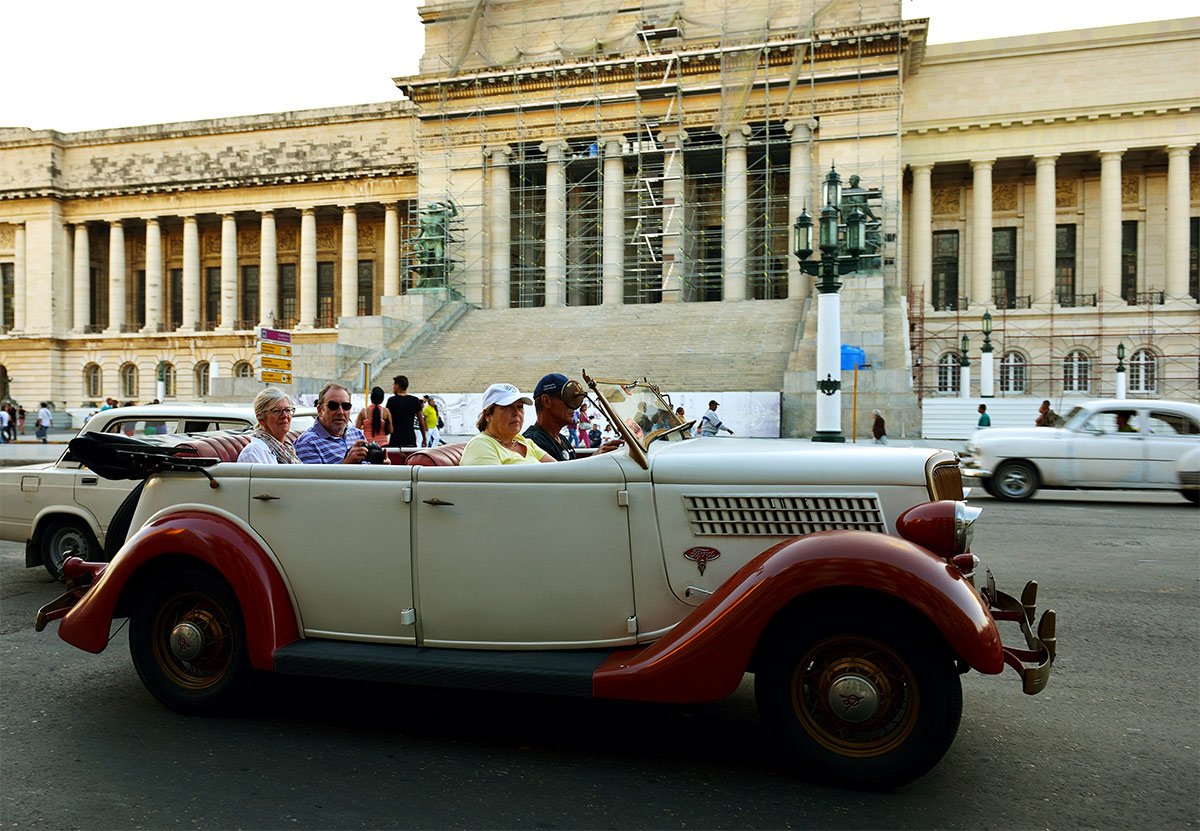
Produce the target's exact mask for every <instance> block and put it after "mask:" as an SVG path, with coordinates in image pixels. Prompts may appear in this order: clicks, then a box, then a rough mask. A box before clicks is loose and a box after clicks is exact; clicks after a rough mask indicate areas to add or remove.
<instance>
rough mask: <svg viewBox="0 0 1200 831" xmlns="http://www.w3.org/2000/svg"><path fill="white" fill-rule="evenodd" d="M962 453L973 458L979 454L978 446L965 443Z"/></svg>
mask: <svg viewBox="0 0 1200 831" xmlns="http://www.w3.org/2000/svg"><path fill="white" fill-rule="evenodd" d="M963 452H964V453H966V454H968V455H970V456H974V455H975V454H977V453H978V452H979V445H977V444H974V443H972V442H967V446H966V447H965V448H963Z"/></svg>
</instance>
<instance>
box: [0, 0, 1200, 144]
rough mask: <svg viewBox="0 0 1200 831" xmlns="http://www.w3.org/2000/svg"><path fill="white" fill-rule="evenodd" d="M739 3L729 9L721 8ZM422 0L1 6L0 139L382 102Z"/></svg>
mask: <svg viewBox="0 0 1200 831" xmlns="http://www.w3.org/2000/svg"><path fill="white" fill-rule="evenodd" d="M731 1H732V2H736V0H731ZM902 2H903V8H904V16H905V17H906V18H914V17H927V18H929V20H930V23H929V42H930V43H948V42H953V41H961V40H977V39H980V38H988V37H1006V36H1010V35H1020V34H1030V33H1034V32H1048V31H1057V30H1062V29H1075V28H1085V27H1091V26H1109V25H1116V24H1120V23H1132V22H1139V21H1147V20H1168V19H1172V18H1177V17H1189V16H1196V15H1198V14H1200V11H1198V9H1200V6H1198V5H1197V3H1196V0H1138V2H1129V0H1120V2H1115V1H1114V0H1005V1H1004V2H1003V3H1001V4H991V3H986V4H985V3H982V2H979V0H902ZM420 3H421V0H353V2H343V3H339V4H329V3H327V2H320V3H318V2H315V0H289V2H287V3H280V2H265V0H200V2H194V3H193V2H170V1H168V2H162V0H109V2H95V0H61V1H60V2H57V3H48V2H38V0H7V2H5V3H4V14H3V18H2V20H3V30H0V31H3V32H4V34H5V37H4V44H3V48H2V49H0V74H2V77H3V78H4V79H5V82H4V84H3V86H0V127H32V128H34V129H54V130H59V131H62V132H75V131H80V130H96V129H103V128H108V127H132V126H136V125H141V124H161V123H164V122H171V121H190V120H194V119H203V118H221V117H226V116H238V115H252V114H256V113H274V112H286V111H288V110H296V109H311V108H315V107H333V106H344V105H348V104H366V103H374V102H378V101H391V100H395V99H397V98H398V97H399V95H400V93H399V91H398V90H397V89H396V87H395V85H394V84H393V83H392V78H394V77H398V76H402V75H415V74H416V73H417V63H418V60H419V59H420V55H421V49H422V44H423V35H422V32H421V22H420V18H419V17H418V15H417V7H418V6H419V5H420Z"/></svg>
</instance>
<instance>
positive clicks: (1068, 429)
mask: <svg viewBox="0 0 1200 831" xmlns="http://www.w3.org/2000/svg"><path fill="white" fill-rule="evenodd" d="M1198 447H1200V404H1194V403H1188V402H1179V401H1158V400H1140V399H1108V400H1096V401H1089V402H1087V403H1086V404H1083V405H1081V406H1078V407H1075V408H1073V409H1072V410H1071V411H1070V412H1069V413H1067V416H1066V418H1065V419H1064V422H1063V426H1061V427H1027V428H1020V427H995V428H990V427H989V428H984V429H982V430H977V431H975V433H974V434H973V435H972V436H971V439H970V441H968V442H967V446H966V450H965V452H964V453H963V454H962V466H963V476H964V477H965V478H966V479H967V482H968V483H970V482H971V481H973V480H974V481H979V482H980V483H981V484H982V485H983V487H984V489H985V490H987V492H988V493H990V494H992V495H993V496H996V497H999V498H1001V499H1013V500H1020V499H1028V498H1029V497H1031V496H1033V495H1034V494H1035V493H1036V492H1037V491H1038V489H1039V488H1087V489H1125V490H1129V489H1136V490H1178V491H1179V492H1180V493H1181V494H1182V495H1183V496H1184V497H1185V498H1186V499H1188V500H1189V501H1191V502H1197V501H1198V499H1200V491H1197V490H1196V489H1195V488H1189V487H1187V486H1186V485H1185V484H1184V483H1183V482H1182V481H1181V475H1180V474H1181V472H1182V471H1181V470H1180V467H1179V466H1180V463H1181V460H1182V459H1183V457H1184V455H1185V454H1186V453H1188V451H1190V450H1195V449H1196V448H1198Z"/></svg>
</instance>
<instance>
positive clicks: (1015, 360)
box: [1000, 352, 1026, 393]
mask: <svg viewBox="0 0 1200 831" xmlns="http://www.w3.org/2000/svg"><path fill="white" fill-rule="evenodd" d="M1025 366H1026V361H1025V356H1024V355H1022V354H1021V353H1020V352H1005V353H1004V357H1002V358H1001V359H1000V392H1013V393H1023V392H1025Z"/></svg>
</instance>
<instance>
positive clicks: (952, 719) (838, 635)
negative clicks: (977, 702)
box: [754, 615, 962, 789]
mask: <svg viewBox="0 0 1200 831" xmlns="http://www.w3.org/2000/svg"><path fill="white" fill-rule="evenodd" d="M931 646H932V645H931V642H930V636H929V634H928V633H924V632H923V630H920V629H919V627H917V626H915V625H913V624H912V623H911V622H910V623H905V621H903V620H897V619H894V618H889V619H887V620H885V619H884V618H883V617H880V618H878V619H873V618H870V617H868V618H866V619H863V620H856V621H852V622H849V623H839V622H838V620H837V618H836V617H835V616H833V615H810V616H806V617H805V618H804V619H803V620H798V621H793V622H791V623H789V625H788V626H787V633H786V635H782V636H776V637H775V638H774V643H773V645H772V646H771V647H770V648H769V649H768V651H767V653H766V655H765V656H764V660H763V661H762V662H761V663H760V665H759V669H758V671H757V675H756V677H755V682H754V687H755V694H756V698H757V700H758V707H759V712H760V713H761V715H762V717H763V719H764V721H765V722H766V723H767V724H768V725H769V726H770V727H771V728H772V729H773V731H774V732H775V733H776V735H777V736H778V738H779V739H780V740H781V741H782V743H783V747H784V750H785V751H786V752H787V753H788V755H789V756H790V757H791V758H792V760H793V761H794V762H795V763H796V764H797V765H798V766H799V767H800V768H801V770H802V771H803V772H804V773H805V774H806V775H807V776H808V777H810V778H812V779H816V780H819V781H823V782H827V783H829V784H833V785H836V786H838V787H849V788H871V789H880V788H891V787H896V786H898V785H903V784H904V783H906V782H911V781H912V780H914V779H916V778H917V777H919V776H921V775H923V774H924V773H926V772H927V771H928V770H929V769H930V768H932V767H933V766H934V765H935V764H937V762H938V761H939V760H940V759H941V758H942V756H943V755H944V754H945V753H946V750H947V749H949V747H950V744H951V742H953V740H954V736H955V734H956V733H957V732H958V723H959V718H960V716H961V714H962V688H961V686H960V684H959V678H958V671H957V669H956V667H955V665H954V662H953V660H952V659H951V657H950V655H949V653H948V652H947V651H946V649H945V648H931Z"/></svg>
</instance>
